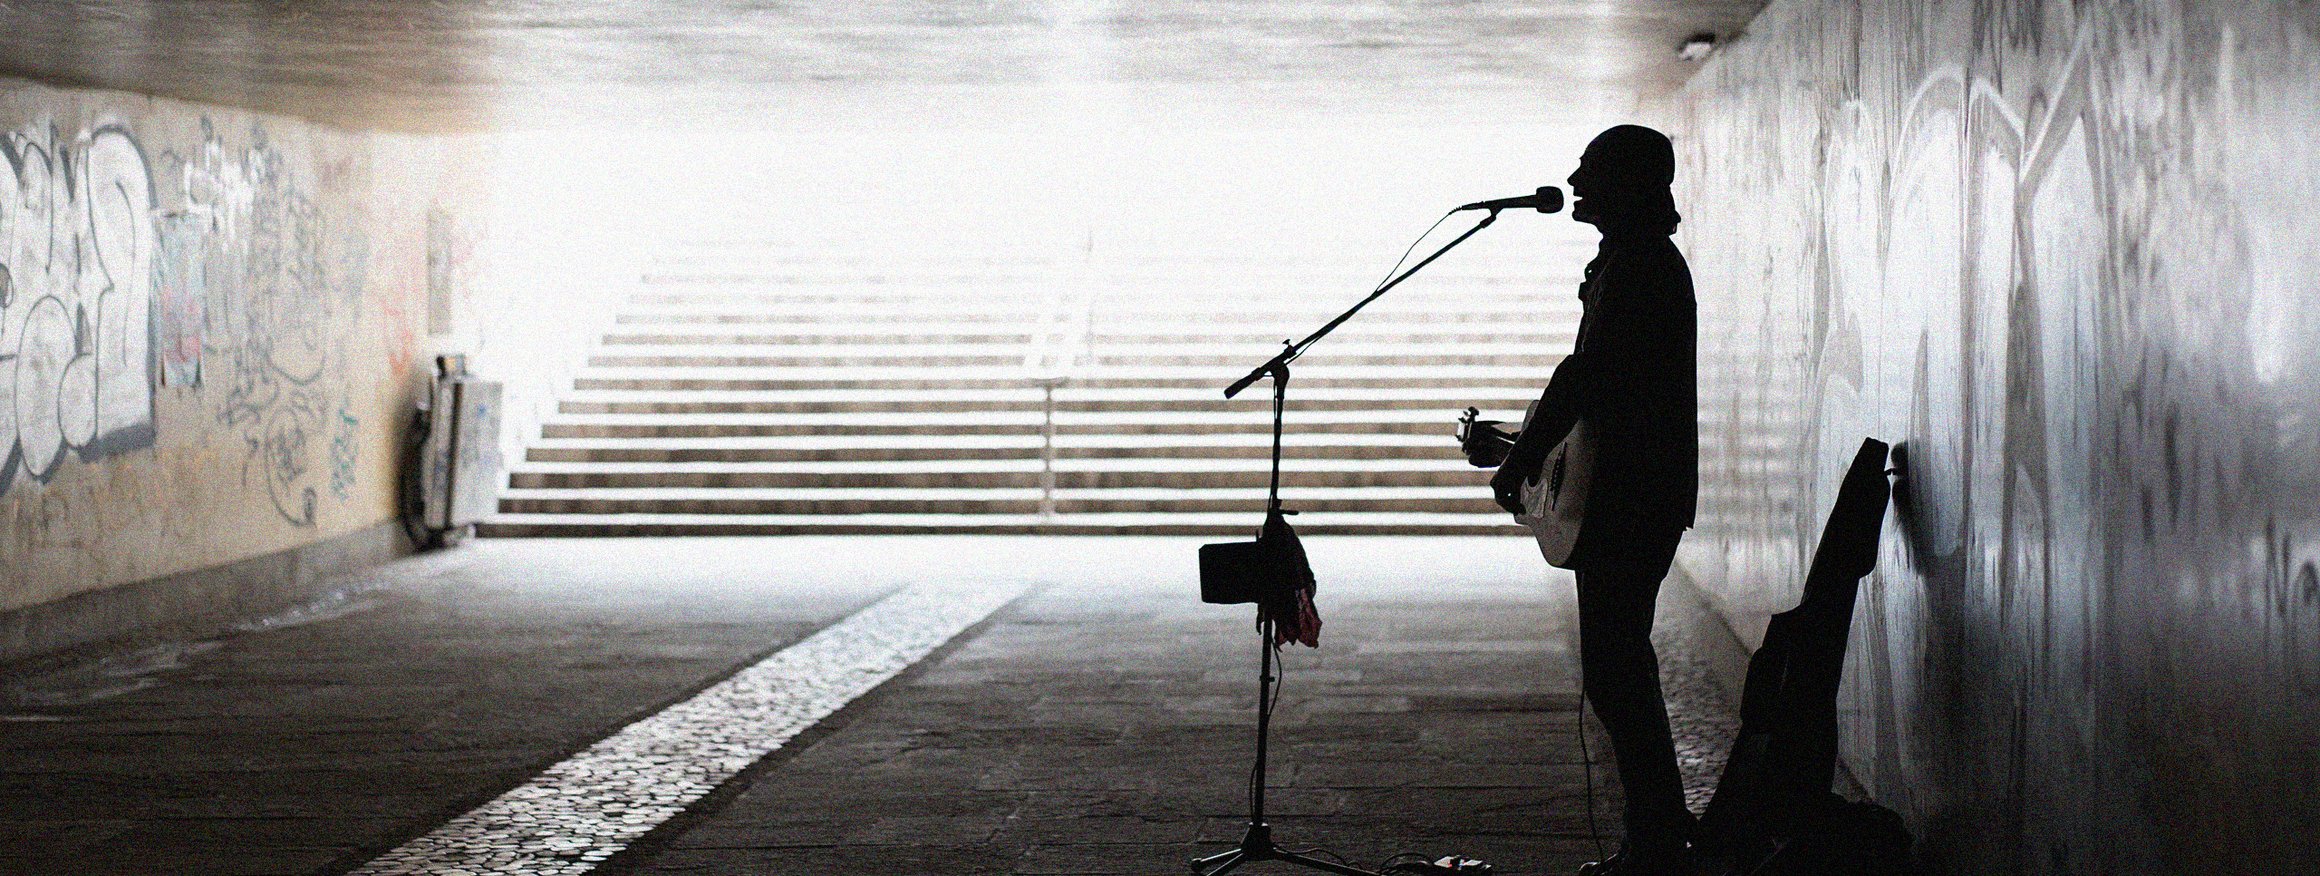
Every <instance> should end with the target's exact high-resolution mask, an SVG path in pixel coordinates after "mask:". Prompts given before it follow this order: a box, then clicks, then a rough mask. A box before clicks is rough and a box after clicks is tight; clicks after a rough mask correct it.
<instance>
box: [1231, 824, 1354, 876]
mask: <svg viewBox="0 0 2320 876" xmlns="http://www.w3.org/2000/svg"><path fill="white" fill-rule="evenodd" d="M1257 861H1282V862H1286V863H1290V864H1295V865H1297V866H1299V867H1305V868H1309V869H1313V870H1319V871H1321V872H1324V873H1338V874H1342V876H1378V874H1376V873H1373V872H1371V871H1368V870H1363V869H1360V868H1357V867H1348V866H1346V865H1344V864H1340V863H1337V862H1335V861H1325V860H1322V859H1320V858H1316V857H1313V856H1311V855H1300V854H1298V853H1296V852H1292V851H1289V850H1287V849H1284V848H1281V847H1280V846H1277V845H1274V844H1273V827H1272V825H1269V824H1251V825H1249V832H1248V833H1245V834H1242V835H1241V845H1240V848H1237V849H1233V850H1232V851H1229V852H1224V853H1222V854H1216V855H1210V856H1208V857H1205V858H1194V859H1192V872H1194V873H1198V874H1200V876H1223V874H1225V873H1228V872H1231V871H1232V870H1233V869H1234V868H1237V867H1239V866H1240V865H1242V864H1250V863H1255V862H1257Z"/></svg>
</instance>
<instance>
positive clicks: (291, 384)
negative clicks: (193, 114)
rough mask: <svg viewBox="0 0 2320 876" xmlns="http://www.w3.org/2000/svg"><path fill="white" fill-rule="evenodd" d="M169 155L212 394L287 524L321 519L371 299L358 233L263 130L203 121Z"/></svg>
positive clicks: (184, 276)
mask: <svg viewBox="0 0 2320 876" xmlns="http://www.w3.org/2000/svg"><path fill="white" fill-rule="evenodd" d="M168 158H169V160H170V162H171V163H172V164H174V165H175V171H176V175H177V179H178V182H179V184H180V186H181V188H182V190H183V193H184V197H185V206H184V209H183V213H182V215H183V217H184V218H185V220H186V221H182V222H172V223H170V224H168V225H166V226H165V228H166V229H168V230H169V231H170V232H171V233H172V234H173V235H177V234H182V235H184V237H183V239H172V240H170V241H169V242H168V243H167V244H166V248H167V249H168V250H169V251H170V252H171V253H172V254H173V255H176V256H178V257H181V258H184V259H185V260H186V262H187V264H186V265H185V266H184V267H181V268H179V269H177V270H176V271H175V272H174V273H173V274H172V276H173V277H176V278H180V280H181V282H184V283H186V284H188V286H189V288H171V289H170V290H168V293H167V296H168V297H170V298H181V299H195V300H200V301H201V303H200V304H198V305H188V306H187V307H186V308H185V309H187V310H189V311H193V312H198V314H199V315H200V322H199V326H200V328H199V337H200V342H199V355H200V356H201V357H202V358H203V359H205V360H209V361H214V362H215V363H217V365H218V367H216V368H214V369H210V370H212V371H214V372H215V376H213V377H212V378H210V379H209V380H208V385H207V388H206V391H205V395H207V396H209V398H210V400H211V402H212V409H213V410H214V412H215V417H216V421H217V423H218V424H219V425H221V426H224V427H226V428H228V429H230V430H232V431H233V433H234V434H236V435H238V436H239V438H240V441H241V442H242V444H243V449H244V454H245V455H244V462H243V477H244V480H245V482H254V483H255V484H257V485H259V486H262V487H263V488H264V490H265V493H266V495H267V497H268V499H269V500H270V501H271V502H272V503H273V505H274V508H275V510H276V511H277V512H279V513H280V514H281V516H282V518H283V519H284V520H285V521H288V522H289V523H291V524H293V525H298V526H312V525H314V523H315V514H316V506H317V502H318V501H319V499H320V497H321V495H322V492H323V490H324V489H325V488H327V487H328V485H329V483H330V479H331V477H332V471H333V466H332V465H330V464H329V462H328V460H329V459H330V457H331V454H333V453H335V452H338V451H335V450H332V449H331V445H332V443H333V438H332V436H333V434H334V433H333V431H332V430H333V429H334V428H335V419H336V418H335V416H334V413H335V412H338V411H341V410H343V409H344V408H345V406H346V405H345V399H344V395H343V393H344V385H345V381H344V379H343V372H344V369H343V365H344V363H343V362H340V361H337V358H338V357H337V356H336V354H335V353H334V351H335V350H336V349H338V347H339V346H340V345H341V343H342V342H343V340H344V338H343V336H342V333H341V332H342V330H343V327H344V321H345V320H347V319H349V318H351V317H352V316H353V315H354V313H355V310H356V305H357V304H359V301H360V298H361V295H362V283H363V275H364V272H365V265H364V260H365V255H366V249H365V247H364V245H363V241H362V238H360V237H359V236H357V235H354V234H351V233H349V231H350V229H344V228H338V227H334V225H333V223H332V222H331V221H330V220H329V219H328V218H327V217H326V216H325V214H324V212H323V211H322V210H321V209H320V208H319V207H318V206H317V205H316V203H315V198H314V194H313V192H312V190H311V186H312V182H311V181H310V180H308V179H306V178H303V177H301V175H300V174H298V173H297V172H296V171H295V170H294V168H293V167H292V165H291V163H290V162H289V160H288V159H287V158H286V157H285V155H284V153H283V152H282V150H280V149H279V148H277V147H276V146H275V145H274V144H273V143H271V142H270V141H269V139H268V134H267V131H266V129H265V128H264V127H263V126H260V125H253V126H251V128H250V130H249V132H248V134H247V142H246V144H244V145H241V146H239V147H232V146H229V145H228V144H227V143H226V141H225V138H224V137H223V136H222V135H221V134H220V132H219V131H217V129H216V127H215V126H214V125H213V124H211V123H210V122H209V121H208V120H206V119H205V120H203V123H202V142H201V143H200V144H199V145H198V146H196V147H195V148H194V149H193V150H192V151H191V153H190V154H188V155H182V156H181V155H176V154H174V153H173V154H171V155H170V156H168ZM193 284H198V285H197V286H196V285H193ZM165 309H172V308H165ZM330 492H331V493H332V494H334V495H342V494H343V493H344V490H343V489H331V490H330Z"/></svg>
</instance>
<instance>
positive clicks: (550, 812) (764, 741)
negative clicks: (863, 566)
mask: <svg viewBox="0 0 2320 876" xmlns="http://www.w3.org/2000/svg"><path fill="white" fill-rule="evenodd" d="M1023 589H1024V588H1023V587H1022V586H1021V585H1014V584H982V585H974V586H928V585H916V586H912V587H908V588H905V589H903V590H902V591H900V592H897V593H895V594H894V595H892V596H888V597H886V598H885V599H882V600H879V601H878V602H877V603H875V604H873V605H871V606H870V607H868V608H865V609H862V610H861V611H859V612H856V613H855V614H854V615H853V616H851V617H848V618H846V619H845V620H842V621H839V622H838V623H836V624H833V625H831V626H830V627H828V628H826V629H824V630H822V631H821V632H818V633H815V634H814V635H812V636H810V637H808V638H807V639H805V640H804V641H802V642H799V643H797V644H795V645H791V646H790V647H788V648H784V649H782V650H780V651H778V652H775V653H774V654H773V655H772V656H769V657H767V658H765V659H764V660H761V661H759V662H757V663H755V664H752V665H750V666H749V667H748V668H745V669H743V670H741V671H740V672H738V673H735V674H734V675H733V676H732V677H729V678H727V679H725V680H724V681H720V682H718V683H716V684H714V685H711V686H710V687H709V688H708V689H707V690H703V691H701V692H700V693H699V694H696V695H694V696H693V698H691V699H688V700H685V701H684V702H681V703H677V704H676V705H673V706H670V707H668V708H667V709H663V710H661V711H660V712H658V713H655V714H653V715H651V716H650V717H647V718H644V719H642V720H639V721H637V722H636V723H634V724H630V725H628V726H627V727H624V728H621V730H620V731H619V732H616V733H614V734H612V735H611V736H608V737H605V738H604V739H603V740H601V741H598V742H597V743H596V744H594V745H591V746H589V747H588V748H586V749H584V750H582V751H580V752H579V753H577V754H574V755H572V757H570V758H568V759H566V760H565V761H563V762H562V763H558V764H556V765H555V766H552V767H549V768H548V769H547V770H545V771H543V772H541V773H540V774H539V775H537V776H534V777H532V779H531V780H530V781H527V782H525V783H524V784H523V785H521V786H518V787H517V788H515V789H514V790H511V791H509V792H507V793H505V794H502V795H500V796H499V797H498V798H496V799H493V800H492V801H491V802H488V803H485V804H483V805H482V806H479V807H476V808H475V809H474V810H473V811H471V812H468V813H467V814H465V815H461V816H459V817H457V818H454V819H452V820H450V821H449V822H446V823H444V824H443V825H442V826H441V827H438V828H436V829H435V830H434V831H432V832H430V833H428V834H427V835H426V836H422V837H419V838H418V839H415V840H412V841H410V842H408V843H405V844H403V845H402V846H401V847H398V848H396V849H394V850H393V851H390V852H387V853H386V854H384V855H380V856H379V857H378V858H377V859H376V860H373V861H371V862H370V863H369V864H366V865H364V866H363V867H361V868H360V869H358V870H356V871H355V873H356V874H363V876H389V874H419V873H426V874H444V873H468V874H484V873H524V874H542V876H551V874H574V873H585V872H587V871H588V870H591V869H593V868H595V867H596V865H597V864H600V863H602V862H603V861H605V860H606V859H608V858H610V857H612V856H613V855H614V854H616V853H618V852H619V851H620V850H622V849H625V848H627V847H628V845H629V844H630V843H632V842H635V841H636V840H637V839H638V838H639V837H642V836H644V835H645V834H646V833H647V832H650V831H651V830H652V829H653V828H654V827H655V826H657V825H659V824H660V823H661V822H663V821H667V820H668V819H669V818H670V817H672V816H674V815H676V814H677V813H679V812H681V811H683V810H684V808H685V807H686V806H689V805H691V804H692V803H693V802H694V801H696V800H699V799H700V798H701V797H702V796H703V795H705V794H708V793H709V792H710V791H711V790H712V789H714V788H716V787H717V786H718V785H719V784H721V783H723V782H724V781H725V780H727V779H730V778H732V777H733V776H735V775H736V774H738V773H740V772H741V771H742V770H743V769H746V768H748V766H749V765H750V764H752V763H756V762H757V761H758V760H759V759H760V758H763V757H765V756H766V755H768V754H771V753H773V752H774V751H775V750H776V749H779V748H781V746H782V745H783V744H784V743H786V742H788V741H789V740H791V739H793V738H795V737H796V736H797V735H798V734H799V733H801V732H804V731H805V730H806V728H808V727H812V726H813V725H814V724H815V723H817V722H819V721H821V720H822V719H823V718H826V717H829V715H830V714H831V713H832V712H836V711H837V710H838V709H839V708H841V707H843V706H845V705H846V704H847V703H848V702H851V701H853V700H854V699H855V698H857V697H860V696H862V695H863V694H866V693H869V692H870V690H871V689H872V688H875V687H877V686H878V685H880V684H883V683H885V682H886V680H887V679H890V678H893V677H894V676H895V675H897V674H900V673H901V672H902V671H903V670H904V669H907V668H909V667H910V665H911V664H913V663H916V662H918V661H919V660H922V659H924V658H925V657H926V655H928V654H930V653H933V652H934V650H935V649H936V648H939V647H941V646H942V644H943V643H944V642H947V641H950V639H951V638H952V637H955V636H957V635H958V634H959V633H961V632H963V631H965V630H966V628H967V627H970V626H973V625H974V624H975V623H976V622H978V621H981V620H982V619H983V618H985V617H988V616H990V614H991V613H992V612H994V611H997V610H998V609H999V607H1000V606H1002V605H1005V604H1007V602H1008V601H1009V600H1012V599H1014V598H1015V597H1016V596H1017V595H1019V594H1021V593H1022V592H1023Z"/></svg>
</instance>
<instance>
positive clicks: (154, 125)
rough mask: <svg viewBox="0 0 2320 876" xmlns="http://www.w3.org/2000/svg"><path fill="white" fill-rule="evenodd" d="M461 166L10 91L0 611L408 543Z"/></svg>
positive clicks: (355, 143)
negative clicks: (420, 396) (421, 391)
mask: <svg viewBox="0 0 2320 876" xmlns="http://www.w3.org/2000/svg"><path fill="white" fill-rule="evenodd" d="M450 150H451V147H449V146H447V145H446V144H445V143H444V142H441V141H428V140H415V139H400V138H390V137H380V136H373V135H361V134H354V133H349V132H344V131H340V130H336V129H332V128H328V127H323V126H318V125H314V124H310V123H306V122H301V121H297V120H291V119H283V118H275V117H269V116H263V115H254V114H251V113H247V112H241V111H236V110H228V109H221V108H212V107H201V106H195V105H190V104H184V103H179V102H175V101H168V100H159V99H153V98H147V97H141V96H134V95H126V94H119V93H112V92H95V91H67V90H58V89H53V88H47V87H43V86H38V85H33V84H29V83H21V82H0V167H4V168H5V169H6V171H7V174H6V175H0V611H6V610H12V609H21V608H24V607H26V606H33V605H39V604H44V603H51V602H53V601H56V600H59V599H63V598H66V597H72V596H75V595H80V594H89V593H94V592H98V591H104V590H106V589H108V588H113V587H116V586H117V585H121V584H125V583H129V582H136V581H142V580H146V579H152V578H156V577H159V576H164V575H170V574H173V573H179V572H184V571H187V570H194V569H203V568H209V567H214V566H220V565H223V564H227V563H232V562H235V561H240V560H245V559H248V558H251V557H257V556H261V555H268V554H276V553H280V552H283V551H286V550H292V549H296V548H300V547H302V546H307V545H312V544H315V543H318V542H321V541H324V540H327V539H332V538H336V537H340V536H345V535H348V534H350V533H357V532H360V531H364V530H366V529H371V528H375V527H377V526H378V525H379V524H381V523H383V522H387V521H390V520H392V519H393V516H394V504H393V502H394V485H395V484H396V482H397V478H396V470H395V466H396V464H397V457H398V448H399V442H400V439H401V437H402V435H403V431H404V426H405V425H406V423H407V420H408V418H409V413H408V412H409V409H410V405H411V403H412V400H413V399H414V398H415V395H414V393H415V392H416V390H417V389H418V387H420V386H421V385H422V384H423V382H424V375H425V371H426V367H425V362H424V361H423V360H422V356H423V354H424V352H425V349H426V346H427V343H428V342H427V340H426V332H427V328H428V326H427V310H426V308H427V304H428V299H427V292H428V263H429V245H430V239H429V233H428V231H429V224H430V223H429V214H430V212H435V213H441V212H443V211H444V210H445V209H446V207H445V206H444V204H443V199H442V198H441V197H440V196H439V195H440V193H442V192H447V191H454V190H455V187H454V186H453V185H452V183H453V182H454V181H455V180H453V179H451V178H449V177H447V176H446V174H453V175H455V174H456V172H457V169H458V165H457V164H456V163H454V162H450V161H447V160H446V159H447V156H448V154H449V152H450ZM438 221H440V220H438ZM438 236H439V235H438ZM438 243H439V242H438ZM437 248H438V249H440V246H438V247H437Z"/></svg>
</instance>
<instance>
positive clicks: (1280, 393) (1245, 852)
mask: <svg viewBox="0 0 2320 876" xmlns="http://www.w3.org/2000/svg"><path fill="white" fill-rule="evenodd" d="M1489 209H1490V215H1488V216H1484V217H1482V221H1481V222H1477V223H1475V225H1474V227H1473V228H1469V229H1467V230H1466V233H1465V234H1461V235H1458V237H1457V239H1455V240H1452V241H1450V242H1449V243H1446V244H1443V245H1442V248H1441V249H1438V250H1435V251H1434V254H1433V255H1430V256H1427V257H1426V259H1425V260H1424V261H1421V262H1419V263H1417V264H1415V265H1411V266H1410V269H1409V270H1407V271H1403V272H1402V273H1401V274H1400V275H1399V276H1396V277H1394V278H1393V279H1391V280H1388V281H1386V283H1385V284H1384V285H1382V286H1379V287H1377V291H1374V292H1371V293H1369V297H1368V298H1364V299H1362V300H1361V301H1359V302H1357V303H1355V304H1354V305H1353V306H1352V307H1349V308H1346V311H1345V312H1344V313H1340V314H1338V315H1337V318H1336V319H1332V320H1330V321H1329V323H1328V324H1327V325H1323V326H1322V327H1321V328H1320V329H1318V330H1316V331H1314V332H1313V333H1312V334H1310V335H1306V336H1305V339H1304V340H1301V341H1297V342H1294V343H1291V342H1288V341H1283V342H1282V346H1281V352H1279V353H1276V354H1274V355H1273V358H1271V359H1268V360H1266V361H1265V364H1262V365H1259V366H1257V367H1256V368H1255V369H1254V370H1251V371H1250V372H1249V373H1248V374H1247V375H1246V376H1243V377H1242V378H1241V379H1239V380H1236V381H1234V382H1233V385H1231V386H1229V387H1226V388H1225V391H1224V397H1225V398H1228V399H1229V398H1232V397H1233V396H1236V395H1240V393H1241V390H1244V389H1247V388H1249V386H1250V384H1254V383H1256V382H1257V381H1259V380H1262V379H1264V378H1266V377H1271V378H1272V379H1273V474H1272V481H1271V486H1269V487H1267V488H1266V491H1265V530H1264V531H1266V532H1271V531H1273V524H1275V523H1276V522H1278V523H1282V524H1283V525H1286V522H1287V521H1286V520H1285V518H1286V516H1287V515H1291V514H1295V513H1297V512H1295V511H1288V510H1284V509H1282V507H1281V425H1282V414H1283V412H1284V411H1285V410H1286V409H1287V406H1288V401H1289V363H1291V362H1295V361H1297V357H1299V356H1303V355H1305V350H1306V349H1307V348H1309V347H1311V346H1313V342H1315V341H1318V340H1321V339H1322V338H1323V337H1325V336H1327V335H1328V334H1329V333H1330V332H1332V331H1335V330H1336V329H1337V327H1338V326H1340V325H1344V324H1345V321H1346V320H1349V319H1352V318H1353V315H1354V314H1356V313H1360V312H1361V309H1362V308H1364V307H1368V306H1369V304H1370V302H1372V301H1376V300H1378V299H1379V298H1382V297H1384V296H1385V294H1386V292H1388V291H1390V290H1392V289H1393V288H1394V287H1395V286H1399V285H1401V284H1402V281H1403V280H1407V279H1409V278H1410V275H1411V274H1415V273H1417V272H1418V271H1419V270H1420V269H1423V268H1424V267H1426V266H1427V265H1430V264H1433V263H1434V260H1435V259H1438V258H1441V257H1442V254H1443V253H1446V252H1449V251H1450V250H1451V248H1453V247H1456V246H1457V245H1459V244H1461V243H1465V242H1466V239H1467V238H1469V237H1473V236H1474V234H1475V232H1478V231H1481V230H1482V229H1485V228H1488V227H1490V223H1493V222H1496V221H1498V211H1499V209H1501V208H1497V207H1491V208H1489ZM1262 615H1263V611H1262V609H1259V617H1260V621H1261V622H1260V623H1259V624H1258V627H1257V635H1258V636H1259V638H1260V642H1259V644H1260V646H1261V653H1260V654H1259V655H1258V657H1257V765H1256V771H1255V773H1254V774H1253V775H1254V776H1255V779H1254V780H1253V782H1252V786H1251V787H1250V789H1249V825H1248V831H1247V832H1246V833H1244V834H1242V835H1241V843H1240V846H1239V847H1238V848H1234V849H1231V850H1228V851H1225V852H1223V853H1221V854H1216V855H1210V856H1208V857H1205V858H1194V859H1193V860H1192V862H1191V864H1192V872H1194V873H1198V874H1200V876H1223V874H1224V873H1226V872H1228V871H1231V870H1232V869H1234V868H1236V867H1239V866H1241V865H1242V864H1247V863H1250V862H1253V861H1285V862H1288V863H1291V864H1296V865H1298V866H1300V867H1307V868H1310V869H1314V870H1320V871H1322V872H1325V873H1337V874H1340V876H1379V874H1377V873H1374V872H1372V871H1369V870H1363V869H1359V868H1356V867H1352V866H1348V865H1345V864H1340V863H1337V862H1335V861H1326V860H1322V859H1320V858H1316V857H1313V856H1311V855H1307V854H1303V853H1299V852H1292V851H1289V850H1288V849H1284V848H1281V847H1280V846H1278V845H1275V844H1274V843H1273V827H1272V825H1270V824H1267V823H1266V822H1265V753H1266V748H1267V745H1266V738H1267V737H1268V736H1269V735H1271V730H1272V723H1273V720H1272V719H1273V682H1274V681H1275V677H1274V675H1273V650H1274V644H1273V622H1272V621H1271V620H1270V619H1268V618H1264V617H1263V616H1262Z"/></svg>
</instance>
